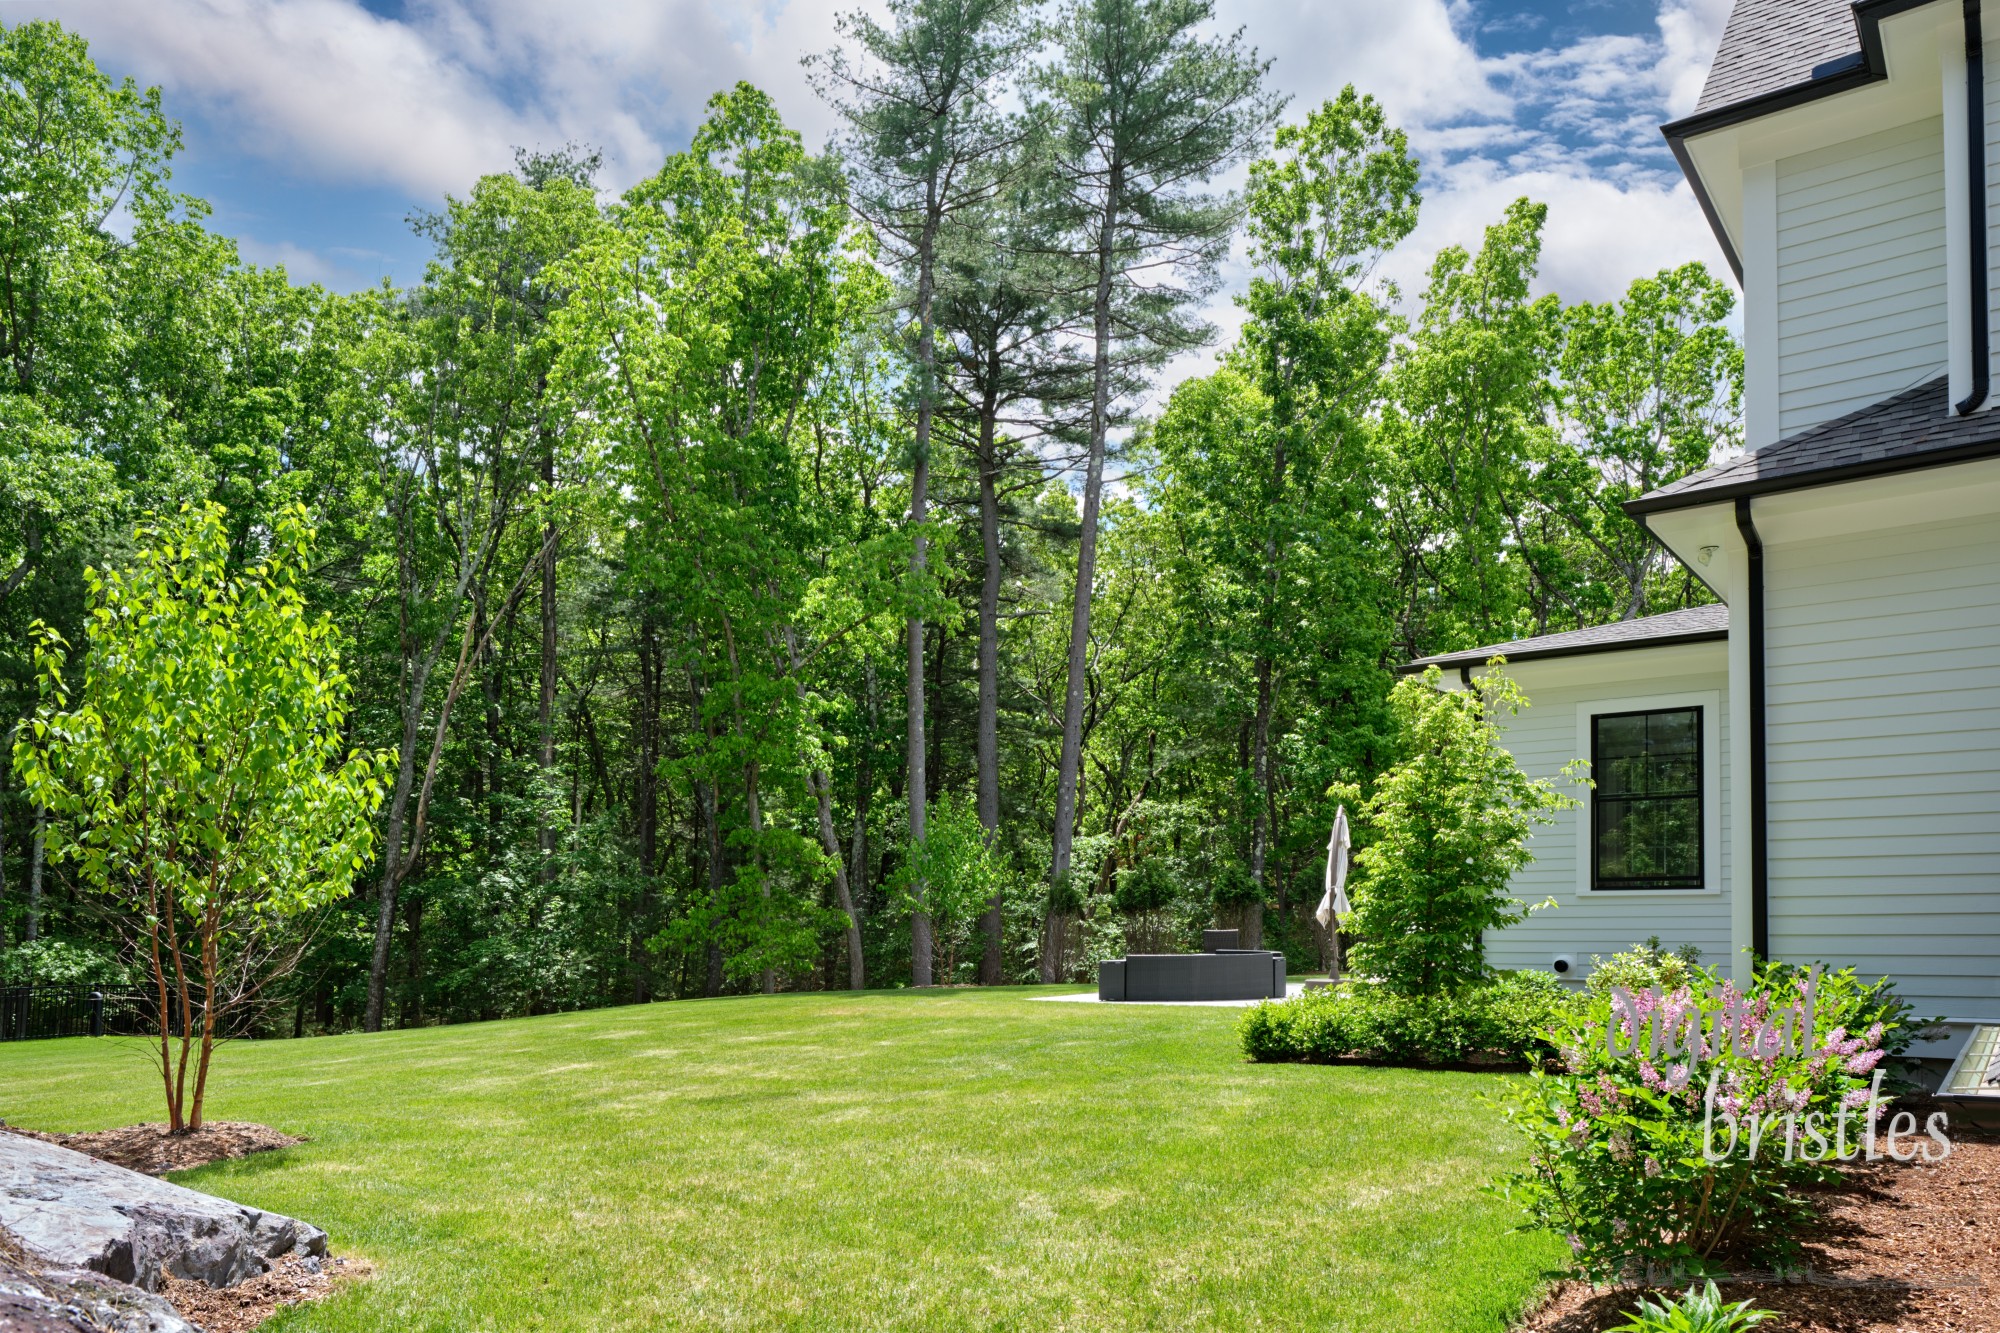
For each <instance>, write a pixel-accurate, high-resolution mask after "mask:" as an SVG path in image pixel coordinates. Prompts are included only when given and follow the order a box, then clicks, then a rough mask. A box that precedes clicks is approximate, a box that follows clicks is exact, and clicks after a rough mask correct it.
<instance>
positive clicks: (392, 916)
mask: <svg viewBox="0 0 2000 1333" xmlns="http://www.w3.org/2000/svg"><path fill="white" fill-rule="evenodd" d="M411 674H412V676H413V679H411V681H410V692H409V694H408V695H407V696H406V697H405V699H404V701H403V743H402V746H401V748H400V749H399V750H398V752H397V759H396V785H395V786H394V787H392V788H391V789H390V792H389V817H388V821H387V822H386V824H385V825H384V827H383V829H382V881H381V885H380V887H379V889H378V890H377V896H376V900H375V951H374V954H373V956H372V957H371V958H370V960H369V964H368V1005H367V1008H366V1010H365V1011H364V1012H363V1016H362V1020H361V1026H362V1029H363V1030H364V1031H367V1032H380V1031H381V1030H382V1008H383V1000H384V997H385V996H386V995H387V993H388V989H389V936H390V931H391V930H392V929H394V927H395V924H396V890H397V887H398V886H399V885H400V883H401V882H402V870H403V825H404V821H406V820H407V819H408V818H409V813H410V792H411V789H412V788H414V787H415V785H416V773H417V738H418V737H419V736H420V735H421V734H422V732H423V725H424V718H423V708H424V686H425V683H426V682H427V681H428V680H429V678H430V663H429V662H428V661H424V660H420V661H417V662H415V663H414V664H413V666H412V673H411Z"/></svg>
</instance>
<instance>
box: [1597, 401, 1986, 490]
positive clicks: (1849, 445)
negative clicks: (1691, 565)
mask: <svg viewBox="0 0 2000 1333" xmlns="http://www.w3.org/2000/svg"><path fill="white" fill-rule="evenodd" d="M1996 454H2000V415H1995V413H1993V412H1975V413H1973V414H1972V415H1970V416H1958V415H1956V414H1955V413H1953V412H1952V410H1951V402H1950V390H1949V388H1948V387H1947V382H1946V380H1945V378H1944V377H1943V376H1939V377H1938V378H1937V379H1934V380H1931V381H1929V382H1928V383H1925V384H1920V385H1918V386H1917V387H1916V388H1914V389H1905V390H1904V391H1903V392H1902V393H1899V394H1897V395H1895V396H1894V397H1893V398H1885V399H1883V400H1882V401H1881V402H1879V403H1873V404H1870V405H1869V406H1867V407H1864V408H1861V409H1859V410H1858V411H1854V412H1850V413H1848V414H1847V415H1846V416H1844V417H1835V418H1834V419H1833V420H1832V421H1824V422H1821V423H1820V424H1819V425H1817V426H1813V427H1811V428H1810V429H1807V430H1804V431H1801V432H1799V433H1798V434H1797V435H1794V436H1792V437H1791V438H1789V439H1785V440H1780V441H1778V443H1776V444H1774V445H1771V446H1769V447H1767V448H1764V449H1760V450H1758V451H1757V452H1756V453H1754V454H1746V455H1744V456H1743V457H1742V458H1739V459H1737V460H1736V461H1735V462H1733V463H1724V464H1722V465H1721V466H1720V467H1712V468H1707V469H1705V470H1703V471H1701V472H1695V473H1692V474H1690V475H1688V476H1685V477H1682V478H1681V479H1680V480H1679V481H1676V482H1674V483H1672V484H1671V485H1667V486H1662V487H1660V488H1659V489H1658V490H1655V491H1648V492H1647V493H1646V494H1644V495H1642V496H1640V497H1639V498H1638V499H1636V500H1632V501H1630V502H1628V503H1627V504H1626V506H1625V508H1626V510H1627V511H1628V512H1629V513H1633V514H1653V513H1658V512H1660V511H1662V510H1667V509H1687V508H1691V507H1693V506H1695V505H1703V504H1714V503H1716V502H1717V501H1721V500H1730V499H1735V498H1736V497H1737V496H1742V495H1761V494H1764V493H1766V492H1770V491H1789V490H1797V489H1800V488H1803V487H1806V486H1823V485H1826V484H1828V483H1830V482H1836V481H1848V480H1852V479H1854V478H1857V477H1867V476H1879V475H1883V474H1886V473H1891V472H1907V471H1910V470H1912V469H1915V468H1921V467H1937V466H1941V465H1943V464H1946V463H1957V462H1963V461H1966V460H1968V459H1973V458H1985V457H1991V456H1994V455H1996Z"/></svg>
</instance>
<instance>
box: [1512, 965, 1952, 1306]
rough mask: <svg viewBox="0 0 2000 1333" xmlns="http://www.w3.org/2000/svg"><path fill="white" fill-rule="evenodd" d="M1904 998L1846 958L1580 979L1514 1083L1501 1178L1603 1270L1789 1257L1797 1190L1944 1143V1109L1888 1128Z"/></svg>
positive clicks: (1580, 1255)
mask: <svg viewBox="0 0 2000 1333" xmlns="http://www.w3.org/2000/svg"><path fill="white" fill-rule="evenodd" d="M1907 1016H1908V1006H1906V1005H1904V1004H1903V1003H1902V1002H1901V1001H1900V1000H1899V999H1898V998H1896V997H1895V995H1894V992H1893V990H1892V989H1891V988H1890V987H1889V986H1888V985H1887V983H1885V982H1877V983H1873V984H1868V983H1863V982H1861V981H1860V980H1859V979H1858V978H1857V977H1856V976H1855V974H1854V972H1853V970H1852V969H1848V970H1847V971H1844V972H1836V973H1826V972H1822V971H1819V970H1818V969H1801V968H1796V967H1788V966H1769V967H1765V968H1762V969H1760V970H1759V972H1758V975H1757V978H1756V981H1755V983H1754V984H1753V985H1752V986H1751V988H1750V989H1749V990H1748V991H1747V992H1745V991H1739V990H1737V989H1736V988H1735V987H1734V986H1733V985H1732V984H1731V983H1729V982H1727V981H1724V980H1722V979H1721V978H1720V977H1719V976H1718V975H1717V974H1716V973H1715V972H1713V971H1711V970H1709V969H1707V968H1702V967H1699V966H1693V967H1692V968H1691V971H1690V973H1689V979H1688V984H1684V985H1681V986H1678V987H1675V988H1674V989H1672V990H1667V989H1664V988H1653V989H1644V990H1639V991H1630V990H1626V989H1624V988H1622V987H1619V988H1606V989H1603V990H1595V991H1589V992H1586V994H1585V996H1584V998H1583V1000H1582V1002H1581V1003H1580V1004H1579V1005H1577V1006H1575V1007H1573V1008H1570V1009H1566V1010H1563V1011H1560V1012H1559V1017H1558V1021H1557V1022H1556V1023H1555V1024H1554V1025H1553V1026H1552V1027H1551V1028H1550V1029H1549V1034H1548V1035H1549V1037H1550V1039H1551V1040H1552V1041H1553V1042H1554V1044H1555V1045H1556V1046H1557V1047H1558V1049H1559V1052H1560V1057H1559V1060H1558V1061H1555V1062H1551V1064H1550V1065H1548V1066H1545V1067H1543V1068H1541V1069H1538V1070H1536V1071H1535V1072H1534V1074H1533V1076H1532V1077H1531V1078H1530V1079H1528V1080H1526V1081H1524V1082H1523V1083H1522V1084H1521V1085H1520V1086H1519V1087H1518V1088H1517V1089H1516V1090H1515V1091H1514V1092H1513V1093H1512V1094H1511V1095H1510V1096H1509V1097H1508V1098H1507V1099H1506V1100H1507V1101H1508V1103H1509V1105H1508V1116H1509V1118H1510V1119H1511V1120H1512V1121H1513V1122H1514V1123H1515V1124H1516V1125H1517V1126H1518V1127H1519V1128H1520V1129H1521V1130H1522V1131H1523V1132H1524V1133H1525V1134H1526V1136H1527V1139H1528V1147H1529V1155H1528V1163H1527V1168H1526V1169H1525V1170H1523V1171H1520V1172H1518V1173H1516V1174H1514V1175H1512V1176H1510V1177H1509V1178H1507V1179H1506V1180H1505V1181H1503V1182H1500V1183H1499V1186H1498V1188H1499V1189H1500V1190H1501V1191H1502V1192H1503V1193H1505V1194H1506V1195H1507V1196H1508V1197H1510V1198H1512V1199H1514V1200H1515V1201H1516V1202H1517V1203H1518V1204H1520V1206H1521V1207H1522V1208H1523V1209H1524V1210H1525V1212H1526V1214H1527V1218H1528V1226H1529V1227H1531V1228H1538V1229H1544V1230H1549V1231H1554V1232H1556V1233H1558V1234H1560V1235H1562V1236H1564V1237H1566V1238H1567V1240H1568V1241H1569V1244H1570V1248H1571V1250H1572V1251H1573V1252H1574V1254H1575V1266H1576V1268H1577V1269H1578V1270H1579V1271H1580V1272H1581V1273H1582V1274H1583V1275H1585V1276H1588V1277H1591V1278H1593V1279H1595V1278H1602V1277H1606V1276H1610V1275H1613V1274H1618V1273H1630V1272H1633V1271H1635V1270H1642V1271H1645V1272H1647V1273H1649V1274H1659V1273H1662V1272H1666V1273H1677V1274H1687V1273H1693V1274H1697V1275H1698V1274H1701V1273H1704V1272H1707V1271H1711V1270H1712V1269H1713V1267H1714V1264H1715V1262H1716V1257H1717V1256H1718V1255H1719V1254H1721V1253H1725V1252H1734V1253H1735V1254H1736V1255H1738V1256H1740V1257H1741V1258H1744V1259H1748V1260H1753V1261H1758V1262H1766V1263H1770V1264H1773V1265H1777V1266H1782V1265H1784V1264H1785V1263H1787V1262H1788V1261H1789V1260H1790V1259H1791V1257H1792V1255H1793V1253H1794V1252H1795V1250H1796V1248H1797V1243H1798V1236H1799V1229H1800V1226H1801V1224H1803V1223H1804V1222H1806V1221H1808V1220H1809V1219H1810V1216H1811V1212H1810V1207H1809V1205H1808V1204H1807V1202H1806V1200H1805V1198H1804V1196H1803V1195H1802V1193H1801V1190H1802V1189H1803V1188H1804V1187H1806V1186H1810V1185H1815V1184H1820V1183H1824V1182H1825V1181H1827V1180H1829V1179H1830V1178H1831V1177H1832V1176H1833V1174H1834V1168H1835V1165H1836V1164H1837V1163H1838V1162H1840V1161H1844V1160H1852V1159H1853V1158H1854V1157H1856V1156H1859V1155H1862V1154H1863V1153H1864V1152H1865V1153H1866V1154H1867V1155H1868V1156H1869V1158H1870V1160H1873V1159H1874V1158H1875V1157H1876V1156H1877V1155H1878V1148H1886V1150H1887V1151H1888V1152H1890V1153H1892V1154H1896V1155H1898V1156H1899V1157H1900V1158H1901V1160H1912V1159H1913V1157H1914V1156H1915V1155H1921V1156H1923V1157H1924V1159H1925V1160H1935V1159H1936V1158H1937V1157H1938V1156H1939V1155H1941V1154H1942V1153H1944V1152H1948V1151H1949V1144H1948V1142H1947V1141H1946V1140H1945V1139H1944V1136H1943V1133H1942V1130H1941V1123H1942V1122H1941V1121H1940V1119H1939V1118H1938V1117H1932V1119H1931V1121H1930V1122H1929V1123H1928V1124H1926V1126H1925V1127H1924V1130H1923V1132H1921V1133H1920V1132H1919V1131H1918V1129H1917V1126H1916V1124H1915V1117H1914V1116H1912V1115H1910V1114H1909V1113H1907V1112H1906V1113H1903V1114H1899V1115H1898V1116H1896V1117H1895V1118H1894V1120H1892V1121H1890V1122H1889V1124H1888V1125H1886V1126H1883V1127H1881V1129H1882V1130H1884V1131H1886V1132H1878V1126H1877V1121H1878V1119H1879V1117H1880V1112H1881V1109H1882V1107H1883V1105H1884V1099H1883V1097H1882V1095H1881V1082H1882V1078H1883V1072H1884V1071H1883V1070H1882V1069H1881V1068H1880V1066H1881V1063H1882V1061H1883V1060H1884V1058H1885V1057H1886V1056H1888V1055H1889V1054H1891V1053H1892V1052H1894V1051H1896V1050H1898V1049H1900V1048H1901V1047H1902V1046H1904V1045H1907V1043H1908V1041H1909V1039H1910V1037H1911V1035H1912V1034H1911V1033H1910V1032H1908V1031H1907V1030H1906V1023H1905V1020H1906V1019H1907ZM1898 1136H1900V1138H1899V1137H1898Z"/></svg>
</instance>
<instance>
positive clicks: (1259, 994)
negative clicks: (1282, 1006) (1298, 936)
mask: <svg viewBox="0 0 2000 1333" xmlns="http://www.w3.org/2000/svg"><path fill="white" fill-rule="evenodd" d="M1235 944H1236V932H1235V931H1233V930H1210V931H1204V932H1203V933H1202V948H1203V952H1201V953H1137V954H1129V955H1127V956H1126V957H1124V958H1112V959H1107V960H1106V961H1104V962H1101V963H1099V964H1098V965H1097V998H1098V999H1100V1000H1126V1001H1134V1000H1153V1001H1159V1000H1265V999H1270V1000H1282V999H1284V998H1285V956H1284V955H1283V954H1281V953H1272V952H1271V951H1269V950H1267V949H1238V948H1236V947H1235Z"/></svg>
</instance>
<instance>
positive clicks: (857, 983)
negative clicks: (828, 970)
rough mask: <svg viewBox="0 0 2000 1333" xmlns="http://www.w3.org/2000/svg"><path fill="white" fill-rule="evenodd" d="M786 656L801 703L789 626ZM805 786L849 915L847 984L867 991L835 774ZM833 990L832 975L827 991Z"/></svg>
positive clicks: (817, 775)
mask: <svg viewBox="0 0 2000 1333" xmlns="http://www.w3.org/2000/svg"><path fill="white" fill-rule="evenodd" d="M785 655H786V657H787V658H789V659H790V662H791V668H792V686H793V688H794V689H796V690H797V691H798V696H799V702H800V703H801V704H803V703H805V701H806V683H805V679H804V678H803V677H802V676H801V675H800V671H799V666H800V663H799V642H798V636H797V635H796V634H794V633H793V631H792V627H791V626H790V625H787V626H785ZM806 786H807V787H809V788H810V789H811V790H812V794H813V802H814V804H816V805H817V806H818V807H819V842H820V847H821V848H822V849H823V850H824V851H825V852H826V859H827V860H828V861H829V862H831V863H832V865H833V888H834V892H835V894H836V895H837V896H838V897H839V899H840V910H841V911H842V912H843V913H845V914H846V916H847V984H848V989H850V990H865V989H866V978H865V977H864V976H863V974H862V973H863V965H864V961H865V960H864V959H863V958H862V956H861V913H860V912H859V911H858V910H857V909H856V908H855V905H854V895H853V894H852V893H851V892H849V891H848V884H847V867H846V866H845V865H843V864H842V863H841V859H840V834H839V832H838V831H837V830H835V828H834V826H833V775H832V774H830V773H828V772H826V771H825V770H823V769H819V768H810V767H809V768H808V769H807V770H806ZM831 988H832V984H831V976H830V975H829V978H828V989H831Z"/></svg>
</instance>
